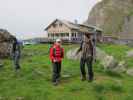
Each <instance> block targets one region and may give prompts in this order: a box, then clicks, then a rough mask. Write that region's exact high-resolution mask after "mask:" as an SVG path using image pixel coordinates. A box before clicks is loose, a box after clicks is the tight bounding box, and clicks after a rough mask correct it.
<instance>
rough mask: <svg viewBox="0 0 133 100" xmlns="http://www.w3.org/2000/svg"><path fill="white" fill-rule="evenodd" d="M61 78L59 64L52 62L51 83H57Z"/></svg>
mask: <svg viewBox="0 0 133 100" xmlns="http://www.w3.org/2000/svg"><path fill="white" fill-rule="evenodd" d="M60 76H61V62H53V76H52V82H57V81H58V80H59V78H60Z"/></svg>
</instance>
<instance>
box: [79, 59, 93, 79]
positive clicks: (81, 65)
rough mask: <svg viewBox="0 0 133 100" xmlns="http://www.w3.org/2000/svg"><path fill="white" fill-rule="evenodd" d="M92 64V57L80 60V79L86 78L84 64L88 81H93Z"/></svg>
mask: <svg viewBox="0 0 133 100" xmlns="http://www.w3.org/2000/svg"><path fill="white" fill-rule="evenodd" d="M92 62H93V58H92V57H88V58H86V59H84V58H81V60H80V70H81V74H82V77H85V78H86V71H85V64H87V67H88V78H89V80H93V69H92Z"/></svg>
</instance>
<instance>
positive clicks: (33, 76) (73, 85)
mask: <svg viewBox="0 0 133 100" xmlns="http://www.w3.org/2000/svg"><path fill="white" fill-rule="evenodd" d="M48 47H49V45H47V44H44V45H35V46H26V47H24V49H23V56H22V59H21V66H22V70H21V71H20V72H19V73H16V72H14V70H13V66H12V61H11V60H10V59H5V60H3V62H4V67H3V68H1V69H0V100H17V99H20V100H133V96H132V93H133V79H132V77H130V76H127V75H126V74H121V75H117V74H113V73H111V72H104V71H103V68H102V65H100V64H99V62H98V61H97V63H96V64H95V65H94V72H95V79H96V80H95V81H94V82H92V83H88V82H87V81H85V82H81V80H80V70H79V62H78V61H72V60H68V59H67V58H66V57H65V59H64V61H63V64H62V80H61V83H60V84H59V85H58V86H53V85H52V83H51V75H52V73H51V72H52V67H51V62H50V61H49V56H48V55H47V52H48ZM74 47H77V45H64V48H65V52H67V51H68V50H69V49H71V48H74ZM99 47H100V48H102V49H103V50H105V51H106V52H107V53H109V54H111V55H114V56H115V57H116V59H120V60H127V59H125V53H126V51H127V50H130V49H132V48H129V47H126V46H118V45H117V46H116V45H105V44H103V45H99ZM128 61H129V62H128V64H129V65H130V67H131V66H132V67H133V63H132V61H133V59H131V58H130V60H128ZM64 75H69V77H64Z"/></svg>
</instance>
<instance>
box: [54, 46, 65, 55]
mask: <svg viewBox="0 0 133 100" xmlns="http://www.w3.org/2000/svg"><path fill="white" fill-rule="evenodd" d="M53 54H54V57H63V48H62V47H60V49H59V50H58V51H57V48H55V47H53Z"/></svg>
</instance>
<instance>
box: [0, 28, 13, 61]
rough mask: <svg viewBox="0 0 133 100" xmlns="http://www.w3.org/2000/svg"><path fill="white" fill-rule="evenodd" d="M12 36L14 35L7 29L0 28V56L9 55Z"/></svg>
mask: <svg viewBox="0 0 133 100" xmlns="http://www.w3.org/2000/svg"><path fill="white" fill-rule="evenodd" d="M12 38H14V36H12V35H11V34H10V33H9V32H8V31H7V30H4V29H0V58H2V57H8V56H9V55H10V51H11V40H12Z"/></svg>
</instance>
